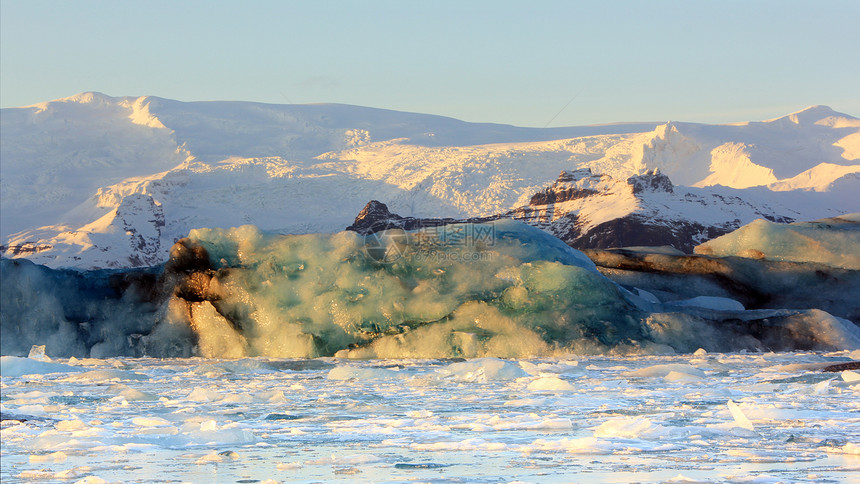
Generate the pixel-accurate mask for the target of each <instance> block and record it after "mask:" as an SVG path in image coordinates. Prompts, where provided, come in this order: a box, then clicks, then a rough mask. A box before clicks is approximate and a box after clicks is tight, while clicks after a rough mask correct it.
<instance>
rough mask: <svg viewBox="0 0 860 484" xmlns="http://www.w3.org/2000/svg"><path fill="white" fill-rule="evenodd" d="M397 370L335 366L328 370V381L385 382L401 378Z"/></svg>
mask: <svg viewBox="0 0 860 484" xmlns="http://www.w3.org/2000/svg"><path fill="white" fill-rule="evenodd" d="M403 376H404V375H403V374H402V373H400V372H398V371H397V370H390V369H388V368H363V367H358V366H336V367H334V368H332V369H331V370H329V372H328V375H327V377H328V379H329V380H387V379H393V378H403Z"/></svg>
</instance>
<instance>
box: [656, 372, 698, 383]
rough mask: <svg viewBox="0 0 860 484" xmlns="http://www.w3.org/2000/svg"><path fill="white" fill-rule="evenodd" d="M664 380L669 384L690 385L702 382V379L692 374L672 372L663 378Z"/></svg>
mask: <svg viewBox="0 0 860 484" xmlns="http://www.w3.org/2000/svg"><path fill="white" fill-rule="evenodd" d="M663 379H664V380H666V381H668V382H676V383H690V382H695V381H700V380H702V377H700V376H698V375H691V374H690V373H684V372H680V371H670V372H669V373H667V374H666V376H664V377H663Z"/></svg>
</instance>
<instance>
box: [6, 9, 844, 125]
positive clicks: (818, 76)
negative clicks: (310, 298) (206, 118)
mask: <svg viewBox="0 0 860 484" xmlns="http://www.w3.org/2000/svg"><path fill="white" fill-rule="evenodd" d="M858 52H860V1H857V0H841V1H790V0H779V1H754V0H745V1H657V0H652V1H604V0H593V1H532V2H525V1H522V2H513V1H486V2H478V1H465V0H461V1H422V2H409V1H376V0H366V1H363V2H357V1H316V2H311V1H308V2H289V1H261V0H258V1H245V2H234V1H221V2H210V1H147V2H124V1H98V2H95V1H59V0H53V1H32V0H27V1H23V0H2V2H0V76H2V77H0V104H2V106H3V107H12V106H22V105H27V104H33V103H37V102H41V101H47V100H51V99H56V98H60V97H66V96H70V95H73V94H76V93H78V92H83V91H100V92H104V93H105V94H109V95H112V96H141V95H154V96H160V97H166V98H171V99H178V100H182V101H199V100H216V99H217V100H243V101H260V102H268V103H313V102H337V103H346V104H357V105H363V106H372V107H379V108H387V109H397V110H404V111H415V112H423V113H432V114H440V115H445V116H451V117H455V118H459V119H463V120H466V121H487V122H498V123H507V124H515V125H521V126H539V127H542V126H545V125H546V124H547V123H549V122H550V120H553V117H554V116H556V114H558V116H557V117H555V119H554V120H553V121H552V123H551V126H565V125H580V124H594V123H607V122H616V121H665V120H669V119H672V120H679V121H701V122H731V121H746V120H758V119H767V118H771V117H776V116H780V115H783V114H787V113H788V112H791V111H795V110H798V109H801V108H803V107H805V106H808V105H812V104H827V105H830V106H831V107H832V108H834V109H836V110H839V111H842V112H846V113H848V114H852V115H855V116H858V115H860V54H858ZM571 99H573V101H572V102H570V104H569V105H567V103H568V102H569V101H571ZM565 105H567V107H566V108H565ZM563 108H564V109H563ZM559 111H561V112H560V113H559Z"/></svg>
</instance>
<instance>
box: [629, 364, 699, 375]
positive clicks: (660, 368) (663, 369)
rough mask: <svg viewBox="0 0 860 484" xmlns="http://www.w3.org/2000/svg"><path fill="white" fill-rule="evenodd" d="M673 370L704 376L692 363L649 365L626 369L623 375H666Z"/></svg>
mask: <svg viewBox="0 0 860 484" xmlns="http://www.w3.org/2000/svg"><path fill="white" fill-rule="evenodd" d="M673 372H674V373H684V374H687V375H692V376H694V377H699V378H704V377H705V372H704V371H702V370H700V369H698V368H696V367H695V366H693V365H687V364H684V363H671V364H666V365H654V366H649V367H647V368H640V369H638V370H633V371H628V372H626V373H623V376H626V377H628V378H653V377H666V376H667V375H669V374H670V373H673Z"/></svg>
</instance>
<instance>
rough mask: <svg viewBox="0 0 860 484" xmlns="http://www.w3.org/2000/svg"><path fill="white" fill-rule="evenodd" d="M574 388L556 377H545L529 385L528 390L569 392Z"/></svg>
mask: <svg viewBox="0 0 860 484" xmlns="http://www.w3.org/2000/svg"><path fill="white" fill-rule="evenodd" d="M575 388H576V387H574V386H573V385H571V384H570V383H569V382H566V381H564V380H562V379H561V378H559V377H557V376H545V377H542V378H538V379H537V380H534V381H532V382H531V383H529V386H528V389H529V391H532V392H556V391H570V390H574V389H575Z"/></svg>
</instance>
